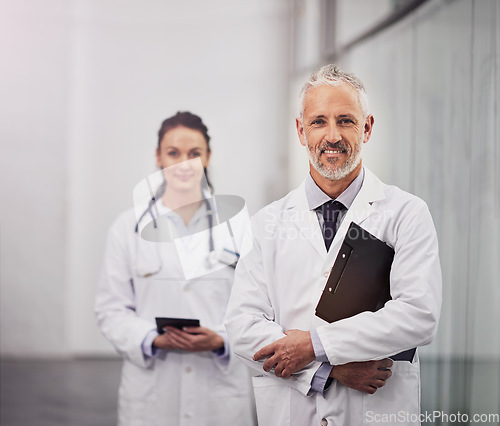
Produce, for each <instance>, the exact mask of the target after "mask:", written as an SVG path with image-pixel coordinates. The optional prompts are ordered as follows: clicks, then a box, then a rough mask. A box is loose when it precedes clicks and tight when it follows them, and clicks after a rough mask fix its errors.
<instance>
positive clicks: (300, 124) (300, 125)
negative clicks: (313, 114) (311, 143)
mask: <svg viewBox="0 0 500 426" xmlns="http://www.w3.org/2000/svg"><path fill="white" fill-rule="evenodd" d="M295 127H297V135H298V136H299V140H300V143H301V145H302V146H306V138H305V137H304V123H303V121H302V120H301V119H300V118H299V117H297V118H296V119H295Z"/></svg>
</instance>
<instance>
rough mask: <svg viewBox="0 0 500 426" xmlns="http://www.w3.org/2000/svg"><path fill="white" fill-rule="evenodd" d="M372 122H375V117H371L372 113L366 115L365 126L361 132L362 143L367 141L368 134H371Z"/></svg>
mask: <svg viewBox="0 0 500 426" xmlns="http://www.w3.org/2000/svg"><path fill="white" fill-rule="evenodd" d="M374 122H375V119H374V118H373V115H369V116H368V117H366V120H365V128H364V129H363V132H364V136H363V143H367V142H368V140H369V139H370V136H371V135H372V130H373V123H374Z"/></svg>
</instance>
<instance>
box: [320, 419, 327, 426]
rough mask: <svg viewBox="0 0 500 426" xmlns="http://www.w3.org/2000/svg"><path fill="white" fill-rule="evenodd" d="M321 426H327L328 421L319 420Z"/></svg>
mask: <svg viewBox="0 0 500 426" xmlns="http://www.w3.org/2000/svg"><path fill="white" fill-rule="evenodd" d="M320 424H321V426H327V425H328V420H326V419H321V423H320Z"/></svg>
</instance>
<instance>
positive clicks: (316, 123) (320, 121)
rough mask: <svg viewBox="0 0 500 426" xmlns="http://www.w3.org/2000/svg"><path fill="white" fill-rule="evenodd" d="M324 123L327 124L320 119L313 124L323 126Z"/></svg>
mask: <svg viewBox="0 0 500 426" xmlns="http://www.w3.org/2000/svg"><path fill="white" fill-rule="evenodd" d="M324 122H325V121H324V120H321V119H318V120H313V121H312V122H311V124H313V125H318V124H323V123H324Z"/></svg>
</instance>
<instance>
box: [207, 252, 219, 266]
mask: <svg viewBox="0 0 500 426" xmlns="http://www.w3.org/2000/svg"><path fill="white" fill-rule="evenodd" d="M216 264H217V253H216V252H215V251H210V252H209V253H208V255H207V258H206V260H205V265H206V267H207V268H213V267H214V266H215V265H216Z"/></svg>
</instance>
